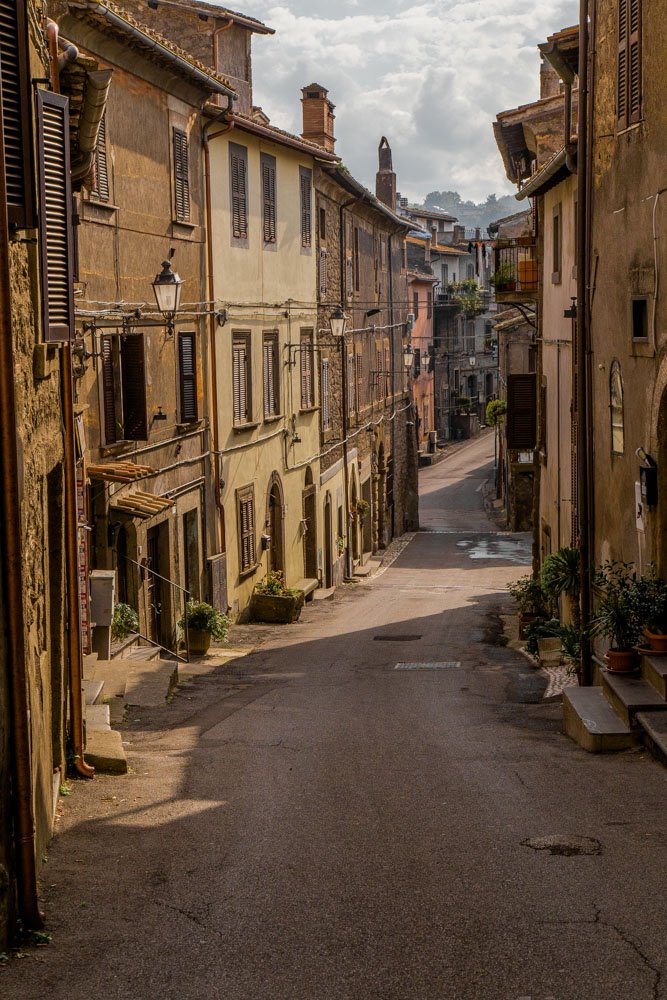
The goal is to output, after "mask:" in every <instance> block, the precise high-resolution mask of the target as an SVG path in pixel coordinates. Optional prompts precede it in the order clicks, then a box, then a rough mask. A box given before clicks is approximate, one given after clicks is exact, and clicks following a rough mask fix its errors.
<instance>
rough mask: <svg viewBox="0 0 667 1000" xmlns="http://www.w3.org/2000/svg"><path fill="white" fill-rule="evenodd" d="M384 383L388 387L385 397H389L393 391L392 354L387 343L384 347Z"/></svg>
mask: <svg viewBox="0 0 667 1000" xmlns="http://www.w3.org/2000/svg"><path fill="white" fill-rule="evenodd" d="M384 381H385V386H386V390H385V395H386V396H389V395H390V393H391V390H392V371H391V352H390V351H389V345H388V344H387V343H386V341H385V345H384Z"/></svg>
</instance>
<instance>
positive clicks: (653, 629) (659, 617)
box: [637, 570, 667, 654]
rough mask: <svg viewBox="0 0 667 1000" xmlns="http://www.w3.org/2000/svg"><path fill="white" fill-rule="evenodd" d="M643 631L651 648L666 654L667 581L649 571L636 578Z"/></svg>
mask: <svg viewBox="0 0 667 1000" xmlns="http://www.w3.org/2000/svg"><path fill="white" fill-rule="evenodd" d="M637 593H638V596H639V601H640V604H641V613H642V618H643V621H644V633H645V635H646V638H647V639H648V643H649V646H650V647H651V650H652V651H653V652H655V653H665V654H667V583H665V581H664V580H663V579H662V578H661V577H659V576H656V575H655V572H654V571H653V570H651V572H650V573H649V574H648V575H647V576H644V577H642V578H641V579H640V580H637Z"/></svg>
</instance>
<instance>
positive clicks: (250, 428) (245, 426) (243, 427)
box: [232, 423, 259, 434]
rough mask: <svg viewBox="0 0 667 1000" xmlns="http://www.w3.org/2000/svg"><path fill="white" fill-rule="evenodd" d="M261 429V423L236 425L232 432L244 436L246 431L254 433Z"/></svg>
mask: <svg viewBox="0 0 667 1000" xmlns="http://www.w3.org/2000/svg"><path fill="white" fill-rule="evenodd" d="M258 427H259V423H247V424H234V426H233V427H232V430H233V431H234V433H235V434H243V433H244V431H254V430H257V428H258Z"/></svg>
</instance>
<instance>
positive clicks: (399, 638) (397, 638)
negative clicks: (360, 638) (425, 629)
mask: <svg viewBox="0 0 667 1000" xmlns="http://www.w3.org/2000/svg"><path fill="white" fill-rule="evenodd" d="M373 639H374V640H375V642H416V641H417V640H418V639H421V636H420V635H374V636H373Z"/></svg>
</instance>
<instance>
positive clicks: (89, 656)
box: [83, 653, 97, 677]
mask: <svg viewBox="0 0 667 1000" xmlns="http://www.w3.org/2000/svg"><path fill="white" fill-rule="evenodd" d="M96 663H97V653H85V654H84V657H83V676H84V677H90V675H91V673H92V671H93V670H94V669H95V664H96Z"/></svg>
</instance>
